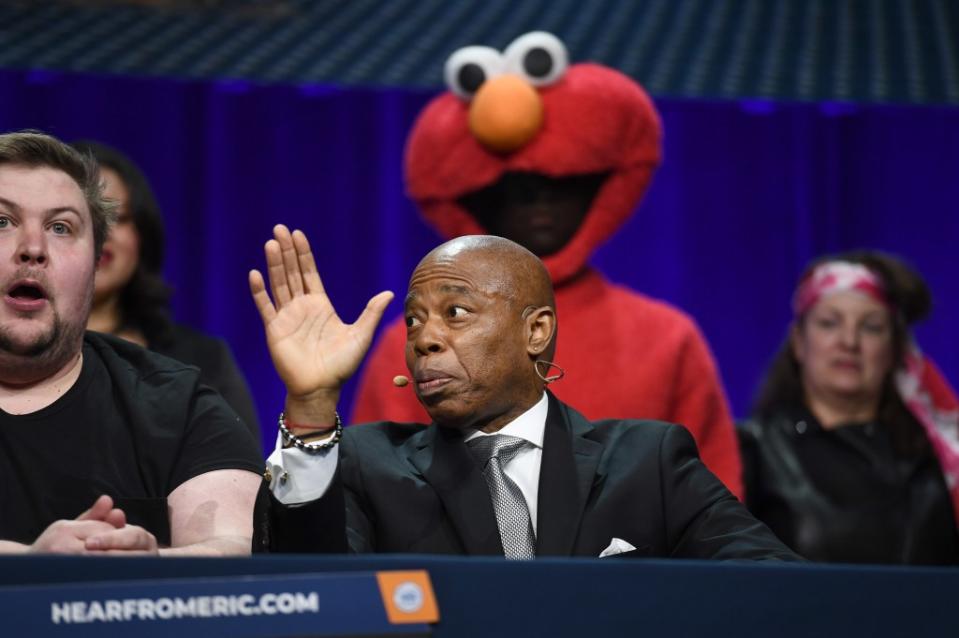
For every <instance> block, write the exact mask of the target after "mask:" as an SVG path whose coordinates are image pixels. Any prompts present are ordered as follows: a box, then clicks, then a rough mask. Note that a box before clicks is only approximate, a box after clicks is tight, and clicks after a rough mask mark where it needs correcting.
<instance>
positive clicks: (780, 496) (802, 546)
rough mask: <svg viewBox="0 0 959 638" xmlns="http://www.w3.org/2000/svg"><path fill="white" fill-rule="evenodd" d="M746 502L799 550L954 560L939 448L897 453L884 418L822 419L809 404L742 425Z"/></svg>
mask: <svg viewBox="0 0 959 638" xmlns="http://www.w3.org/2000/svg"><path fill="white" fill-rule="evenodd" d="M739 435H740V441H741V443H742V446H743V467H744V472H745V476H744V478H745V481H744V482H745V484H746V505H747V506H748V507H749V509H750V511H752V513H753V514H755V516H756V517H757V518H758V519H760V520H761V521H763V522H764V523H766V524H767V525H769V527H770V528H771V529H772V530H773V532H774V533H775V534H776V535H777V536H779V538H780V539H781V540H782V541H783V542H784V543H786V545H788V546H789V547H791V548H792V549H793V550H795V551H796V552H797V553H799V554H800V555H802V556H804V557H806V558H808V559H810V560H815V561H826V562H842V563H894V564H895V563H898V564H927V565H928V564H955V563H957V562H959V533H957V529H956V521H955V517H954V514H953V510H952V503H951V500H950V498H949V492H948V490H947V489H946V484H945V480H944V479H943V475H942V471H941V469H940V467H939V463H938V461H937V460H936V458H935V456H934V455H933V453H932V452H931V451H928V450H927V451H926V452H925V453H922V454H918V455H915V456H912V457H907V456H903V455H902V454H899V453H897V451H896V449H895V448H894V446H893V442H892V438H891V436H890V433H889V430H888V428H886V427H884V426H883V425H882V424H879V423H861V424H848V425H844V426H842V427H838V428H834V429H831V430H826V429H823V427H822V426H821V425H820V424H819V423H818V421H817V420H816V419H815V417H813V415H812V414H811V413H809V412H808V410H804V409H795V410H791V411H784V412H783V413H781V414H780V415H778V416H777V417H775V418H772V419H769V420H768V421H765V422H759V421H755V420H754V421H747V422H746V423H745V424H743V425H742V426H741V427H740V428H739Z"/></svg>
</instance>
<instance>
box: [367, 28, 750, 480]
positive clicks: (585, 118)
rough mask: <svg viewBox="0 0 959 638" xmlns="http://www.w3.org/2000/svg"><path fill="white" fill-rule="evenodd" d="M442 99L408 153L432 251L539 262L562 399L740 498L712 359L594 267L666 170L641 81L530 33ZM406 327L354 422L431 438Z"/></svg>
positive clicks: (463, 67) (487, 54) (471, 69)
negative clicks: (670, 427)
mask: <svg viewBox="0 0 959 638" xmlns="http://www.w3.org/2000/svg"><path fill="white" fill-rule="evenodd" d="M445 71H446V81H447V84H448V85H449V86H450V91H448V92H446V93H444V94H442V95H440V96H439V97H437V98H435V99H434V100H433V101H432V102H430V103H429V104H428V105H427V106H426V108H425V109H424V111H423V113H421V114H420V116H419V118H418V120H417V122H416V124H415V125H414V127H413V131H412V132H411V134H410V138H409V140H408V145H407V150H406V159H405V168H406V181H407V189H408V192H409V194H410V196H411V197H412V199H413V200H414V201H415V202H416V203H417V205H418V206H419V207H420V210H421V212H422V215H423V217H424V218H425V220H426V221H427V222H428V223H430V224H431V225H432V226H433V227H435V228H436V229H437V230H438V231H439V233H440V234H441V235H443V236H444V237H446V238H453V237H457V236H460V235H468V234H487V233H489V234H496V235H501V236H504V237H508V238H509V239H513V240H514V241H517V242H518V243H520V244H522V245H524V246H525V247H526V248H528V249H530V250H532V251H533V252H534V253H536V254H537V255H539V256H540V257H541V258H542V259H543V262H544V263H545V264H546V267H547V269H548V270H549V273H550V275H551V277H552V279H553V284H554V286H555V290H556V306H557V308H556V310H557V316H558V319H559V326H560V330H559V334H558V341H557V350H556V363H558V364H559V365H560V366H562V367H563V368H564V369H565V371H566V375H565V378H564V379H563V380H562V381H561V382H560V383H556V384H554V385H552V386H551V387H550V390H552V391H553V392H554V393H555V394H556V396H557V397H558V398H559V399H561V400H562V401H565V402H567V403H569V404H570V405H572V406H573V407H575V408H576V409H577V410H579V411H580V412H582V413H583V414H584V415H586V417H587V418H589V419H599V418H652V419H661V420H664V421H670V422H674V423H681V424H683V425H685V426H686V427H687V428H688V429H689V430H690V432H692V434H693V436H694V437H695V439H696V442H697V444H698V445H699V450H700V454H701V456H702V458H703V461H704V462H705V463H706V465H707V466H708V467H709V468H710V469H711V470H712V471H713V472H714V473H715V474H716V475H717V476H718V477H719V478H720V479H721V480H722V481H723V482H724V483H725V484H726V486H727V487H729V489H730V490H731V491H732V492H733V493H735V494H736V495H737V496H741V495H742V487H741V476H740V473H741V466H740V459H739V451H738V448H737V443H736V438H735V432H734V429H733V423H732V419H731V417H730V414H729V409H728V407H727V404H726V400H725V397H724V394H723V390H722V386H721V383H720V380H719V376H718V374H717V370H716V366H715V364H714V362H713V359H712V355H711V354H710V351H709V348H708V346H707V345H706V343H705V340H704V339H703V337H702V335H701V334H700V332H699V330H698V328H697V327H696V325H695V323H694V322H693V321H692V320H691V319H690V318H689V317H688V316H687V315H685V314H684V313H682V312H681V311H679V310H677V309H675V308H673V307H671V306H669V305H668V304H666V303H663V302H661V301H657V300H655V299H651V298H649V297H646V296H644V295H642V294H640V293H638V292H635V291H633V290H630V289H628V288H625V287H623V286H619V285H616V284H613V283H611V282H609V281H607V280H606V279H605V278H604V277H603V275H602V274H601V273H600V272H598V271H597V270H595V269H594V268H592V267H590V266H589V265H588V263H587V261H588V259H589V257H590V255H591V254H592V252H593V251H594V250H595V249H596V248H597V247H598V246H599V245H600V244H601V243H602V242H604V241H605V240H607V239H608V238H609V237H610V236H611V235H612V234H613V232H615V231H616V230H617V229H618V228H619V227H620V225H621V224H622V223H623V222H624V221H625V220H626V219H627V218H628V217H629V216H630V215H632V213H633V211H634V209H635V208H636V206H637V204H638V203H639V201H640V199H641V198H642V195H643V193H644V192H645V190H646V187H647V185H648V184H649V181H650V179H651V177H652V174H653V171H654V169H655V168H656V166H657V164H658V163H659V159H660V136H661V128H660V123H659V117H658V115H657V113H656V110H655V108H654V107H653V105H652V102H651V100H650V98H649V96H648V95H646V93H645V92H644V91H643V89H642V88H641V87H640V86H639V85H638V84H636V83H635V82H634V81H632V80H631V79H629V78H628V77H626V76H625V75H623V74H621V73H619V72H617V71H614V70H613V69H610V68H607V67H603V66H600V65H597V64H576V65H572V66H570V65H568V62H567V57H566V50H565V48H564V47H563V45H562V43H561V42H560V41H559V40H558V39H556V38H555V37H554V36H552V35H550V34H548V33H544V32H534V33H528V34H526V35H524V36H521V37H520V38H518V39H517V40H515V41H514V42H513V43H512V44H511V45H510V46H509V47H507V49H505V50H504V52H502V53H500V52H499V51H496V50H495V49H491V48H489V47H478V46H473V47H466V48H464V49H460V50H459V51H456V52H455V53H454V54H453V55H452V56H450V58H449V59H448V60H447V63H446V69H445ZM405 347H406V330H405V325H404V321H403V320H402V319H400V320H398V321H396V322H395V323H393V324H391V325H390V326H389V327H388V328H387V329H386V330H385V332H384V333H383V334H382V335H381V337H380V340H379V342H378V343H377V345H376V348H375V349H374V351H373V353H372V355H371V356H370V358H369V360H368V362H367V364H366V368H365V370H364V373H363V376H362V378H361V381H360V388H359V392H358V395H357V400H356V403H355V406H354V411H353V422H363V421H377V420H390V421H400V422H403V421H420V422H428V421H429V418H428V416H427V414H426V411H425V410H424V409H423V408H422V406H421V405H420V404H419V402H418V401H417V399H416V397H415V395H414V394H413V393H412V392H411V391H410V390H408V389H399V388H396V387H394V386H393V385H392V384H391V383H390V381H389V380H390V379H392V378H393V376H394V375H397V374H402V373H404V372H405V371H406V365H405V362H404V349H405Z"/></svg>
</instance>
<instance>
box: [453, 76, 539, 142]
mask: <svg viewBox="0 0 959 638" xmlns="http://www.w3.org/2000/svg"><path fill="white" fill-rule="evenodd" d="M542 126H543V100H542V99H540V97H539V93H537V92H536V89H535V88H533V87H532V86H531V85H530V84H529V83H528V82H526V81H525V80H523V79H522V78H520V77H518V76H515V75H501V76H498V77H495V78H493V79H491V80H488V81H486V82H484V83H483V86H481V87H480V88H479V91H477V92H476V95H475V96H473V103H472V104H471V105H470V112H469V127H470V131H471V132H472V133H473V136H474V137H476V139H477V140H479V142H480V144H482V145H483V146H485V147H486V148H488V149H490V150H491V151H494V152H497V153H509V152H510V151H515V150H516V149H518V148H520V147H521V146H523V145H524V144H526V142H528V141H530V140H531V139H533V136H534V135H536V133H537V132H538V131H539V129H540V127H542Z"/></svg>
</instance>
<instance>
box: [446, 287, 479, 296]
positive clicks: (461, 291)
mask: <svg viewBox="0 0 959 638" xmlns="http://www.w3.org/2000/svg"><path fill="white" fill-rule="evenodd" d="M440 292H452V293H455V294H458V295H465V296H467V297H472V296H473V289H472V288H470V287H469V286H458V285H456V284H443V285H442V286H440Z"/></svg>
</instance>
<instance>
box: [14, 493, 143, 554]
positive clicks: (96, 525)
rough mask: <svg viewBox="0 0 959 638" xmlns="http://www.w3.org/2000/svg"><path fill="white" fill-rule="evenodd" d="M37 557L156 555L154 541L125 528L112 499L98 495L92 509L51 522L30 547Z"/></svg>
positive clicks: (134, 528)
mask: <svg viewBox="0 0 959 638" xmlns="http://www.w3.org/2000/svg"><path fill="white" fill-rule="evenodd" d="M29 551H30V552H32V553H40V554H49V553H56V554H124V555H128V554H147V555H155V554H157V553H158V551H159V550H158V548H157V541H156V538H155V537H154V536H153V534H151V533H150V532H148V531H146V530H145V529H143V528H142V527H139V526H137V525H127V520H126V514H124V513H123V510H119V509H116V508H115V507H113V499H111V498H110V497H109V496H101V497H100V498H98V499H97V500H96V502H94V503H93V507H91V508H90V509H88V510H87V511H85V512H84V513H82V514H80V515H79V516H78V517H76V518H75V519H73V520H72V521H71V520H60V521H56V522H54V523H51V524H50V526H49V527H47V528H46V529H45V530H43V533H42V534H40V536H38V537H37V540H35V541H34V542H33V544H32V545H31V546H30V547H29Z"/></svg>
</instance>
